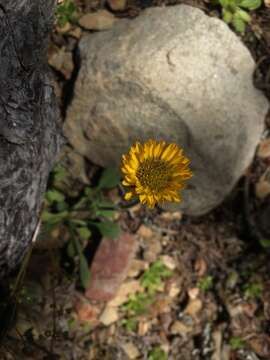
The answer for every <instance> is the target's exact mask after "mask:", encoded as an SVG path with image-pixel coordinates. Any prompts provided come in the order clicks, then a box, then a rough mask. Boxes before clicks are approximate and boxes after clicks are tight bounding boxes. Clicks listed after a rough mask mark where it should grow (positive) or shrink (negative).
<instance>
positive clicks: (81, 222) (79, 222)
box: [70, 219, 87, 227]
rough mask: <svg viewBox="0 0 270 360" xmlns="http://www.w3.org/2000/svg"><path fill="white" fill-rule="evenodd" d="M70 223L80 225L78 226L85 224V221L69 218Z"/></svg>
mask: <svg viewBox="0 0 270 360" xmlns="http://www.w3.org/2000/svg"><path fill="white" fill-rule="evenodd" d="M70 223H71V224H75V225H80V226H83V227H84V226H87V221H85V220H80V219H70Z"/></svg>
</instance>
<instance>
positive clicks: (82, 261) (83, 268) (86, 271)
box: [79, 252, 90, 289]
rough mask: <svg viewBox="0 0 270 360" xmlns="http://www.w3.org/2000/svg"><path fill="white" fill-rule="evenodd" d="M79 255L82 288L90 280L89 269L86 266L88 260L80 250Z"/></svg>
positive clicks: (85, 286)
mask: <svg viewBox="0 0 270 360" xmlns="http://www.w3.org/2000/svg"><path fill="white" fill-rule="evenodd" d="M79 256H80V280H81V284H82V286H83V287H84V289H87V287H88V286H89V281H90V271H89V267H88V262H87V260H86V257H85V256H84V254H83V253H82V252H80V254H79Z"/></svg>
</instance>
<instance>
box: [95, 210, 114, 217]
mask: <svg viewBox="0 0 270 360" xmlns="http://www.w3.org/2000/svg"><path fill="white" fill-rule="evenodd" d="M113 215H114V210H106V209H104V210H103V209H97V211H96V216H103V217H106V218H109V219H111V218H112V217H113Z"/></svg>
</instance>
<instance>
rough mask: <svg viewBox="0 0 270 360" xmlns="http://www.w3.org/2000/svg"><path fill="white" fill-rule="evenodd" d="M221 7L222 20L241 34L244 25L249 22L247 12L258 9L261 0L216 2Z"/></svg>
mask: <svg viewBox="0 0 270 360" xmlns="http://www.w3.org/2000/svg"><path fill="white" fill-rule="evenodd" d="M217 3H218V4H219V5H220V6H221V7H222V18H223V20H224V21H225V22H226V23H227V24H232V26H233V27H234V29H235V30H236V31H237V32H239V33H241V34H243V33H244V32H245V29H246V24H247V23H249V22H250V21H251V17H250V15H249V11H252V10H256V9H258V8H259V7H260V6H261V4H262V1H261V0H217Z"/></svg>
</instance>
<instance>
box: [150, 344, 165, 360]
mask: <svg viewBox="0 0 270 360" xmlns="http://www.w3.org/2000/svg"><path fill="white" fill-rule="evenodd" d="M167 359H168V356H167V354H166V353H165V351H164V350H162V349H161V348H160V347H159V346H156V347H154V348H153V349H152V350H151V351H150V352H149V354H148V356H147V360H167Z"/></svg>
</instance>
